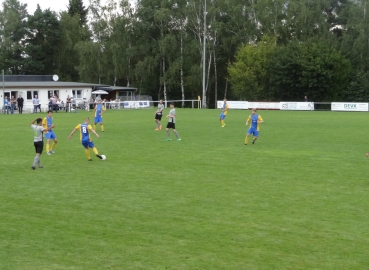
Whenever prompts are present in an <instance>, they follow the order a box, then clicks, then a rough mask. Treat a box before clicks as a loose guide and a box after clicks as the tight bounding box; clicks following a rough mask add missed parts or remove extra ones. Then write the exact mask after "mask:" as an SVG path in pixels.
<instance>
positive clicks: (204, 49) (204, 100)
mask: <svg viewBox="0 0 369 270" xmlns="http://www.w3.org/2000/svg"><path fill="white" fill-rule="evenodd" d="M203 45H204V48H203V52H202V53H203V55H202V107H203V108H206V85H205V80H206V79H205V78H206V77H205V73H206V0H204V42H203Z"/></svg>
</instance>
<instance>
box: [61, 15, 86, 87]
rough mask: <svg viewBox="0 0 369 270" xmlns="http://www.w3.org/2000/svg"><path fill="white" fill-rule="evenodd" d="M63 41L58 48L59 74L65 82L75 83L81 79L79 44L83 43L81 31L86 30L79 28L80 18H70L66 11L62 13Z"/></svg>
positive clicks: (75, 16)
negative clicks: (79, 71) (78, 68)
mask: <svg viewBox="0 0 369 270" xmlns="http://www.w3.org/2000/svg"><path fill="white" fill-rule="evenodd" d="M60 28H61V39H60V43H59V44H58V46H57V47H56V50H57V56H56V64H57V74H58V75H59V77H60V78H61V79H62V80H63V81H75V82H78V81H79V80H80V79H79V78H80V77H79V73H78V70H77V67H78V66H79V63H80V60H79V54H78V51H77V44H78V43H79V42H82V37H83V36H85V34H81V31H85V29H84V28H81V27H79V16H78V15H74V16H70V15H69V14H68V13H67V12H66V11H63V12H61V13H60Z"/></svg>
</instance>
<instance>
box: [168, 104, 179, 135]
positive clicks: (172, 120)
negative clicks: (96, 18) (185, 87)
mask: <svg viewBox="0 0 369 270" xmlns="http://www.w3.org/2000/svg"><path fill="white" fill-rule="evenodd" d="M167 118H168V124H167V128H166V131H167V134H168V138H167V141H171V140H172V139H171V138H170V132H169V129H172V131H173V133H174V134H175V135H176V137H177V141H181V140H182V139H181V138H180V137H179V135H178V132H177V130H176V109H174V103H170V112H169V114H168V115H167Z"/></svg>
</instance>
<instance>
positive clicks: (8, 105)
mask: <svg viewBox="0 0 369 270" xmlns="http://www.w3.org/2000/svg"><path fill="white" fill-rule="evenodd" d="M23 103H24V99H23V97H22V95H19V97H18V98H17V99H15V97H14V96H12V97H11V98H10V99H9V98H8V96H5V98H4V113H6V114H9V113H10V114H14V111H15V108H16V106H17V104H18V112H19V114H22V113H23Z"/></svg>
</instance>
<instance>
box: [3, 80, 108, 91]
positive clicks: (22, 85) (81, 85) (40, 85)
mask: <svg viewBox="0 0 369 270" xmlns="http://www.w3.org/2000/svg"><path fill="white" fill-rule="evenodd" d="M108 86H109V85H106V84H93V83H78V82H59V81H58V82H54V81H38V82H37V81H33V82H24V81H16V82H15V81H11V82H7V81H5V83H4V87H5V88H54V87H57V88H61V87H68V88H73V87H75V88H84V87H88V88H96V87H108ZM1 88H2V82H1V83H0V89H1Z"/></svg>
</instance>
